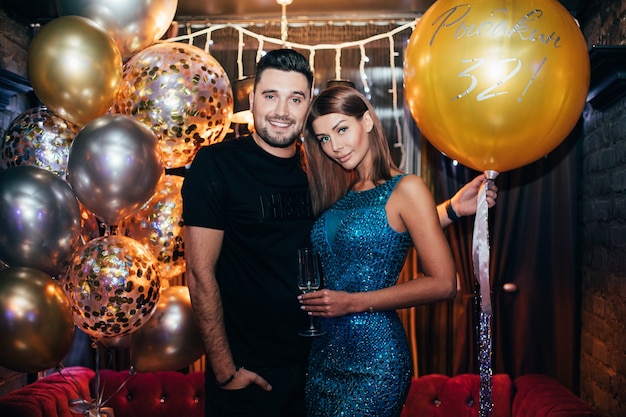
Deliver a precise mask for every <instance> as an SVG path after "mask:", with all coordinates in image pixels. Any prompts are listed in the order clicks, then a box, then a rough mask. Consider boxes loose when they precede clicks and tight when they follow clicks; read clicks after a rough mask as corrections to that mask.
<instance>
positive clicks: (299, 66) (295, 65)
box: [254, 49, 313, 90]
mask: <svg viewBox="0 0 626 417" xmlns="http://www.w3.org/2000/svg"><path fill="white" fill-rule="evenodd" d="M266 69H277V70H280V71H295V72H299V73H300V74H302V75H304V76H305V77H306V79H307V82H308V83H309V90H310V89H311V87H312V86H313V72H311V66H310V65H309V61H307V59H306V58H305V57H304V55H302V54H301V53H299V52H296V51H294V50H293V49H274V50H272V51H269V52H268V53H266V54H265V55H264V56H263V57H262V58H261V59H260V60H259V62H258V63H257V66H256V74H255V80H254V88H255V89H256V84H257V83H258V82H259V80H260V79H261V76H262V75H263V71H265V70H266Z"/></svg>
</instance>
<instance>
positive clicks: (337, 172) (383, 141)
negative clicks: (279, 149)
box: [304, 86, 395, 214]
mask: <svg viewBox="0 0 626 417" xmlns="http://www.w3.org/2000/svg"><path fill="white" fill-rule="evenodd" d="M366 112H369V113H370V116H371V118H372V121H373V122H374V123H373V128H372V130H371V131H370V132H369V134H368V136H369V143H370V147H371V154H372V158H373V165H372V166H373V170H372V172H371V173H370V176H371V178H370V179H371V180H372V182H373V183H374V184H378V183H380V182H384V181H386V180H388V179H390V178H391V169H392V168H395V164H394V163H393V160H392V159H391V153H390V152H389V144H388V143H387V138H386V137H385V133H384V130H383V127H382V124H381V122H380V119H379V118H378V116H377V115H376V113H375V111H374V108H373V107H372V105H371V103H370V102H369V101H368V100H367V99H366V98H365V97H364V96H363V95H362V94H361V93H359V92H358V91H357V90H356V89H354V88H351V87H346V86H337V87H331V88H327V89H326V90H324V91H322V92H321V93H320V94H319V95H318V96H317V97H316V98H315V99H314V100H313V103H312V104H311V108H310V109H309V114H308V116H307V120H306V126H305V131H304V150H305V163H304V164H305V167H306V172H307V177H308V180H309V186H310V189H311V200H312V202H313V211H314V212H315V213H316V214H320V213H321V212H322V211H324V210H326V209H327V208H328V207H330V206H331V205H333V204H334V203H335V202H336V201H337V200H339V199H340V198H341V197H343V196H344V195H346V193H347V192H348V190H350V188H351V186H352V185H353V184H354V183H355V182H357V181H358V180H359V179H360V178H358V177H357V173H356V172H355V171H354V170H345V169H344V168H343V167H342V166H341V165H339V164H338V163H337V162H335V161H334V160H332V159H331V158H330V157H328V156H327V155H326V154H325V153H324V151H323V150H322V146H321V144H320V142H319V140H318V139H317V137H316V135H315V130H314V129H313V122H314V121H315V120H316V119H317V118H318V117H320V116H324V115H327V114H332V113H338V114H343V115H346V116H351V117H355V118H356V119H357V120H361V119H362V118H363V115H364V114H365V113H366Z"/></svg>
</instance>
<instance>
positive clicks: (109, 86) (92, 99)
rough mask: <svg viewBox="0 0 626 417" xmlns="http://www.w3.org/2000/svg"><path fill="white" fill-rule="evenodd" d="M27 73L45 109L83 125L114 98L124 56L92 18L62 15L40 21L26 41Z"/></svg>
mask: <svg viewBox="0 0 626 417" xmlns="http://www.w3.org/2000/svg"><path fill="white" fill-rule="evenodd" d="M28 76H29V78H30V82H31V85H32V86H33V90H34V91H35V93H36V94H37V97H39V99H40V100H41V101H42V102H43V103H44V104H45V105H46V106H47V107H48V109H50V110H52V111H53V112H54V113H56V114H57V115H59V116H61V117H62V118H64V119H66V120H69V121H71V122H73V123H76V124H78V125H81V126H82V125H84V124H85V123H87V122H88V121H90V120H91V119H94V118H96V117H98V116H102V115H104V114H105V113H106V112H107V111H108V110H109V108H110V107H111V105H112V104H113V101H114V99H115V95H116V94H117V91H118V89H119V87H120V83H121V79H122V56H121V54H120V51H119V49H118V47H117V45H116V44H115V41H114V40H113V38H112V37H111V35H109V34H108V33H107V32H106V31H105V30H104V29H103V28H102V27H100V26H99V25H98V24H96V23H95V22H94V21H92V20H90V19H87V18H85V17H81V16H63V17H59V18H57V19H54V20H52V21H51V22H49V23H47V24H46V25H44V26H43V27H42V28H41V30H39V32H38V33H37V34H36V35H35V37H34V38H33V40H32V42H31V43H30V46H29V48H28Z"/></svg>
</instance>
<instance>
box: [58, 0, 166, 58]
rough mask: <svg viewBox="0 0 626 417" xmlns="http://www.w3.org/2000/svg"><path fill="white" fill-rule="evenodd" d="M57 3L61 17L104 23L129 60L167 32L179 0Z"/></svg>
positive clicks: (76, 0) (97, 0)
mask: <svg viewBox="0 0 626 417" xmlns="http://www.w3.org/2000/svg"><path fill="white" fill-rule="evenodd" d="M56 5H57V12H58V13H59V15H60V16H68V15H76V16H83V17H87V18H89V19H91V20H93V21H95V22H96V23H98V24H99V25H100V26H102V27H103V28H104V29H105V30H106V31H107V32H109V34H110V35H111V36H112V37H113V39H114V40H115V42H116V43H117V47H118V48H119V50H120V53H121V54H122V57H123V58H124V59H126V58H128V57H130V56H131V55H132V54H134V53H135V52H138V51H140V50H142V49H144V48H146V47H148V46H150V45H152V44H153V43H154V42H156V41H157V40H158V39H160V38H161V36H163V35H164V34H165V32H167V29H168V28H169V27H170V25H171V23H172V20H173V19H174V15H175V14H176V8H177V7H178V0H124V1H111V0H57V2H56Z"/></svg>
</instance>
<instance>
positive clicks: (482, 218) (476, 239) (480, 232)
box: [472, 171, 498, 314]
mask: <svg viewBox="0 0 626 417" xmlns="http://www.w3.org/2000/svg"><path fill="white" fill-rule="evenodd" d="M485 175H486V176H487V179H488V180H487V181H485V182H484V183H483V184H482V185H481V186H480V190H479V191H478V196H477V199H476V200H477V201H476V217H475V219H474V236H473V240H472V257H473V261H474V275H475V276H476V278H477V279H478V285H479V286H480V295H481V299H482V311H483V312H485V313H487V314H492V309H491V287H490V285H489V224H488V216H489V206H488V204H487V189H488V188H489V184H491V183H492V182H493V180H494V179H495V178H496V177H497V176H498V173H497V172H496V171H485Z"/></svg>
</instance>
